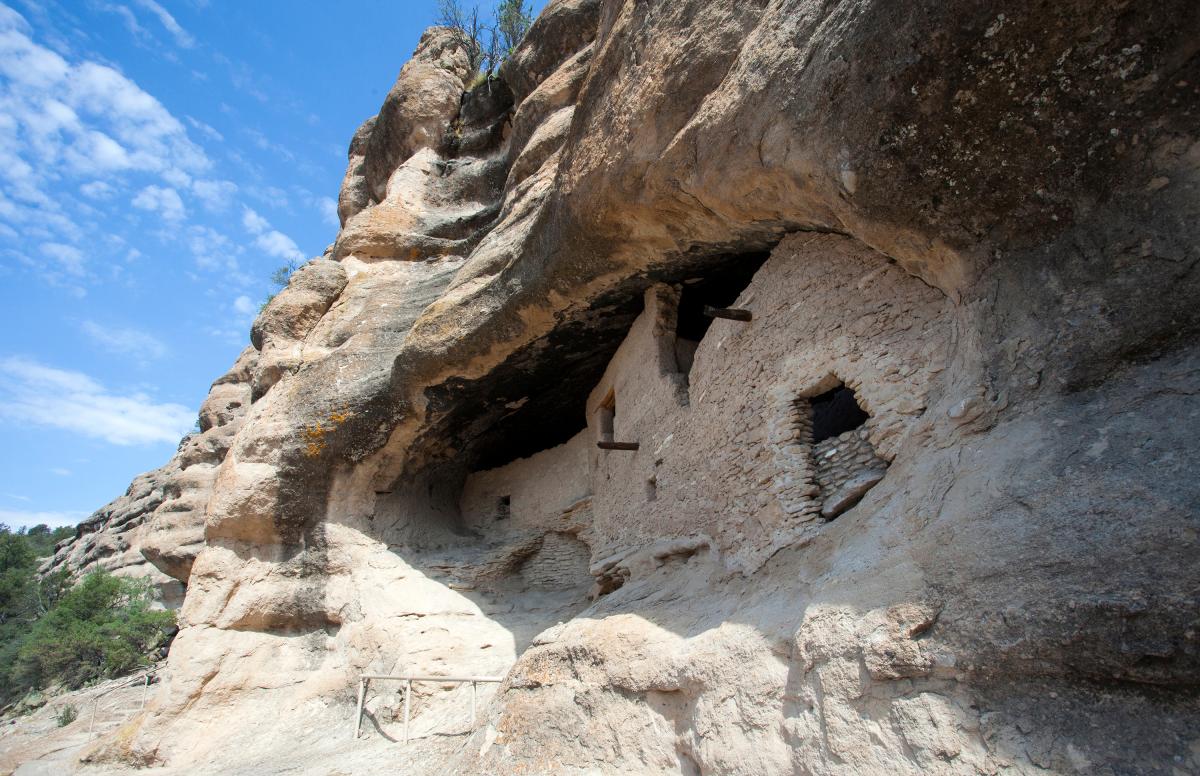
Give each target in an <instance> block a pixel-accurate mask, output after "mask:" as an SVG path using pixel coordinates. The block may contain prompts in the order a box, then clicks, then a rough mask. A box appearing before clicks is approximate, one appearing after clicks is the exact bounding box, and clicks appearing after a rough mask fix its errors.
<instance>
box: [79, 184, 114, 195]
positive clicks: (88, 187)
mask: <svg viewBox="0 0 1200 776" xmlns="http://www.w3.org/2000/svg"><path fill="white" fill-rule="evenodd" d="M79 192H80V193H81V194H83V196H85V197H87V198H88V199H111V198H112V196H113V195H114V194H116V193H117V190H116V189H114V188H113V187H112V186H110V185H109V184H107V183H105V182H104V181H92V182H91V183H85V184H83V185H82V186H80V187H79Z"/></svg>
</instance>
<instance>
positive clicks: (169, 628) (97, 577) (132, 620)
mask: <svg viewBox="0 0 1200 776" xmlns="http://www.w3.org/2000/svg"><path fill="white" fill-rule="evenodd" d="M151 604H152V597H151V594H150V583H149V582H148V581H146V580H135V579H126V578H121V577H114V576H113V575H111V574H109V573H107V572H104V571H95V572H92V573H91V574H88V575H87V576H85V577H84V578H83V580H82V581H81V582H80V583H79V584H78V585H76V586H75V587H73V588H71V589H70V590H68V591H67V592H65V593H63V595H62V597H61V598H60V599H59V600H58V602H57V604H56V605H55V606H54V607H53V608H52V609H50V611H48V612H47V613H46V614H45V615H44V616H42V617H41V618H39V619H38V620H37V621H36V622H35V623H34V625H33V627H32V628H31V629H30V630H29V634H28V636H27V637H26V638H25V639H23V641H22V643H21V645H20V648H19V649H18V650H17V651H16V655H15V656H14V658H15V659H14V660H13V661H12V663H11V665H10V667H9V672H8V674H9V675H8V676H7V677H6V679H7V681H6V686H7V687H8V688H9V689H10V691H11V690H12V689H18V690H20V691H22V692H23V691H25V690H27V689H31V688H39V687H46V686H48V685H51V684H62V685H64V686H66V687H70V688H75V687H79V686H81V685H83V684H85V683H87V682H90V681H93V680H96V679H102V678H106V677H112V676H119V675H121V674H124V673H127V672H129V671H132V670H134V669H135V668H138V667H139V666H142V665H146V664H148V663H149V662H150V661H149V658H148V655H149V654H150V653H151V652H152V651H153V650H154V649H156V648H157V647H158V646H159V645H161V644H162V643H163V642H164V641H165V640H166V638H167V637H168V636H169V635H170V634H171V633H172V632H173V630H174V625H175V614H174V612H167V611H162V610H156V609H154V608H152V606H151Z"/></svg>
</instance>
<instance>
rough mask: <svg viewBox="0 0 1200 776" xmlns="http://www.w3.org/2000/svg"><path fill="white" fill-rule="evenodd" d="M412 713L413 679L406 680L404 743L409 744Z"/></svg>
mask: <svg viewBox="0 0 1200 776" xmlns="http://www.w3.org/2000/svg"><path fill="white" fill-rule="evenodd" d="M411 711H412V679H405V680H404V743H405V745H407V744H408V719H409V714H410V712H411Z"/></svg>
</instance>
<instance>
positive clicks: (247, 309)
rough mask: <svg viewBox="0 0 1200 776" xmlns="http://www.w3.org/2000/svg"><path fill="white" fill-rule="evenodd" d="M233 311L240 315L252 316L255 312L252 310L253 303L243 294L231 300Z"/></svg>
mask: <svg viewBox="0 0 1200 776" xmlns="http://www.w3.org/2000/svg"><path fill="white" fill-rule="evenodd" d="M233 309H234V310H236V311H237V312H239V313H241V314H242V315H253V314H254V313H255V312H257V311H256V310H255V309H254V302H252V301H250V297H248V296H246V295H245V294H243V295H242V296H239V297H238V298H237V299H234V300H233Z"/></svg>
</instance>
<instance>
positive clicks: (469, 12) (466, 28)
mask: <svg viewBox="0 0 1200 776" xmlns="http://www.w3.org/2000/svg"><path fill="white" fill-rule="evenodd" d="M532 11H533V9H532V7H531V6H529V5H528V4H527V3H526V2H525V0H498V1H497V3H496V5H495V7H494V8H493V9H492V20H491V21H492V23H491V24H487V23H486V21H485V20H484V18H483V17H482V16H481V14H480V11H479V6H478V5H472V6H470V7H469V8H468V7H466V6H464V5H463V3H462V0H438V16H437V23H438V24H440V25H441V26H443V27H450V28H451V29H454V30H457V31H458V33H459V34H460V35H461V36H462V38H463V41H464V43H465V45H466V47H467V57H468V59H469V60H470V64H471V73H472V78H471V79H469V80H471V81H474V80H475V79H476V77H478V76H479V75H481V74H483V73H484V72H486V73H487V75H489V76H490V75H491V74H492V73H494V72H495V71H496V69H497V68H498V67H500V63H501V62H503V61H504V59H505V58H506V57H508V55H509V54H511V53H512V51H513V49H515V48H516V47H517V45H518V44H520V42H521V40H522V39H523V38H524V37H525V33H526V32H528V31H529V27H530V25H531V24H533V12H532ZM485 38H487V44H486V45H485V43H484V39H485Z"/></svg>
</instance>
